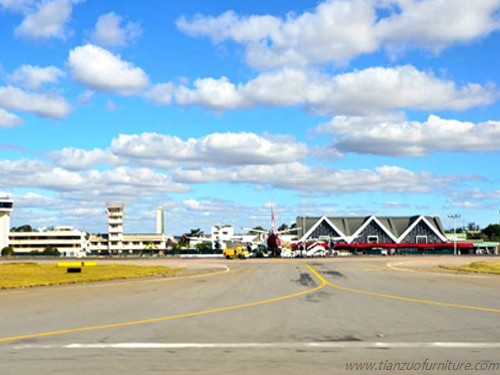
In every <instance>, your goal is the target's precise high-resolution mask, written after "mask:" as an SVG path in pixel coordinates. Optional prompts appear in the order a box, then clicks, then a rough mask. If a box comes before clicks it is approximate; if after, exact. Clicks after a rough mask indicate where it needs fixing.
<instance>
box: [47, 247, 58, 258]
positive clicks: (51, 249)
mask: <svg viewBox="0 0 500 375" xmlns="http://www.w3.org/2000/svg"><path fill="white" fill-rule="evenodd" d="M43 255H53V256H55V257H58V256H60V255H61V253H60V252H59V250H58V249H57V247H54V246H47V247H46V248H45V249H43Z"/></svg>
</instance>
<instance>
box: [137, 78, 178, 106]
mask: <svg viewBox="0 0 500 375" xmlns="http://www.w3.org/2000/svg"><path fill="white" fill-rule="evenodd" d="M175 90H176V87H175V85H174V84H173V83H171V82H167V83H159V84H156V85H152V86H151V87H150V88H149V89H148V90H147V91H146V92H145V93H144V97H145V98H147V99H149V100H151V101H152V102H153V103H155V104H158V105H168V104H171V103H172V99H173V96H174V94H175Z"/></svg>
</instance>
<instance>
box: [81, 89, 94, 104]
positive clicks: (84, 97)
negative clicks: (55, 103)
mask: <svg viewBox="0 0 500 375" xmlns="http://www.w3.org/2000/svg"><path fill="white" fill-rule="evenodd" d="M93 96H94V92H93V91H92V90H85V91H84V92H82V93H81V94H80V95H78V103H80V104H82V105H86V104H88V103H89V102H90V100H91V99H92V97H93Z"/></svg>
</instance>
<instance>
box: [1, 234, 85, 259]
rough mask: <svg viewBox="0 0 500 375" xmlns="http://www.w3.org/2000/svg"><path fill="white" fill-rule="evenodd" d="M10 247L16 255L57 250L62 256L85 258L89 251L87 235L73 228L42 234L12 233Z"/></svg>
mask: <svg viewBox="0 0 500 375" xmlns="http://www.w3.org/2000/svg"><path fill="white" fill-rule="evenodd" d="M9 246H10V247H12V249H13V250H14V252H15V253H30V252H32V251H38V252H43V250H45V248H47V247H54V248H56V249H57V250H58V251H59V253H61V256H65V257H78V258H80V257H84V256H86V251H87V240H86V233H85V232H82V231H80V230H76V229H74V228H73V227H56V228H55V229H53V230H45V231H40V232H10V234H9Z"/></svg>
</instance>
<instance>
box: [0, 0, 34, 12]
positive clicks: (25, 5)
mask: <svg viewBox="0 0 500 375" xmlns="http://www.w3.org/2000/svg"><path fill="white" fill-rule="evenodd" d="M33 3H34V0H0V7H1V8H3V9H5V10H10V11H12V12H21V13H26V12H28V11H29V10H31V9H32V7H33Z"/></svg>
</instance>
